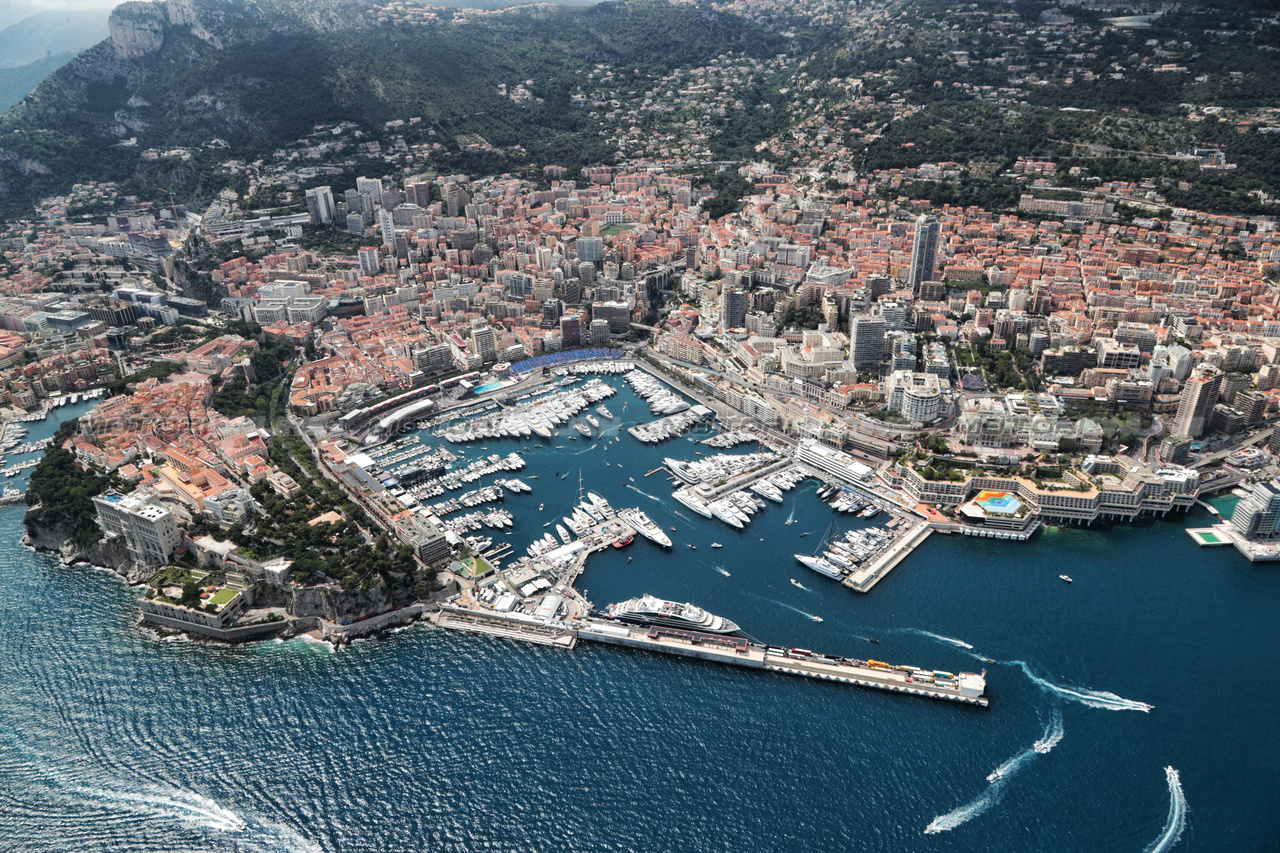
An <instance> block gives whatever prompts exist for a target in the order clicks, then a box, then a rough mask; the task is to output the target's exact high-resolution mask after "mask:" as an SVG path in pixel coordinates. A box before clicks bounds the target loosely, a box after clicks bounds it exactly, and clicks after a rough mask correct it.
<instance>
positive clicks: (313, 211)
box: [307, 187, 333, 225]
mask: <svg viewBox="0 0 1280 853" xmlns="http://www.w3.org/2000/svg"><path fill="white" fill-rule="evenodd" d="M307 213H309V214H310V215H311V224H312V225H330V224H332V223H333V190H332V188H330V187H316V188H315V189H310V190H307Z"/></svg>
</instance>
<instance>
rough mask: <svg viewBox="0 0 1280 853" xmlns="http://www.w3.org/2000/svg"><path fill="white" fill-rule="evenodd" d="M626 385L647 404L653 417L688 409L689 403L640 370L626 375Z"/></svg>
mask: <svg viewBox="0 0 1280 853" xmlns="http://www.w3.org/2000/svg"><path fill="white" fill-rule="evenodd" d="M627 383H628V384H629V385H630V386H631V388H632V390H634V391H635V392H636V394H637V395H639V396H640V397H643V398H644V399H645V400H646V401H647V402H648V403H649V409H650V411H652V412H653V413H654V414H655V415H674V414H675V413H676V412H683V411H684V410H685V409H687V408H689V402H688V401H687V400H685V398H684V397H681V396H680V395H679V394H676V393H675V392H673V391H672V390H671V389H669V388H667V386H665V385H663V384H662V383H661V382H659V381H658V380H657V379H654V378H653V377H652V376H650V375H649V374H647V373H645V372H644V371H642V370H632V371H631V372H630V373H628V374H627Z"/></svg>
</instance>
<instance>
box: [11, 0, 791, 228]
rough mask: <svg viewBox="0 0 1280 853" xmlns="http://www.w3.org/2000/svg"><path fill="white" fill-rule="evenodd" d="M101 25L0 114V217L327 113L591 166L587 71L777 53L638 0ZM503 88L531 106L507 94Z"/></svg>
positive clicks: (135, 16) (207, 9) (204, 2)
mask: <svg viewBox="0 0 1280 853" xmlns="http://www.w3.org/2000/svg"><path fill="white" fill-rule="evenodd" d="M110 28H111V34H112V38H111V39H110V40H108V41H105V42H102V43H101V44H98V45H96V46H95V47H93V48H90V49H89V50H87V51H85V52H83V53H82V54H81V55H80V56H78V57H77V58H76V59H75V60H74V61H72V62H71V63H70V64H68V65H66V66H64V67H63V68H61V69H59V70H58V71H57V72H55V73H54V74H53V75H52V76H51V77H50V78H49V79H47V80H46V81H44V82H43V83H42V84H41V85H40V86H39V87H38V88H37V89H36V91H35V92H33V93H32V94H31V95H30V96H29V97H27V98H26V99H25V100H24V101H22V102H21V103H20V104H18V105H17V106H16V107H14V109H13V110H12V111H10V113H9V114H8V115H7V116H5V118H4V119H3V121H0V206H3V207H4V208H5V209H7V210H10V211H13V210H15V209H17V208H18V207H21V206H27V205H29V204H30V202H31V201H32V200H33V199H34V198H36V197H38V196H39V195H41V194H47V193H49V192H51V191H54V190H56V189H58V188H61V187H63V186H66V185H67V184H69V183H70V182H72V181H77V180H86V179H107V180H117V181H129V180H131V179H134V178H135V177H138V176H139V175H140V174H141V173H142V172H145V166H144V164H143V163H142V160H141V152H142V151H144V150H145V149H148V148H158V149H167V148H174V147H183V148H191V149H201V148H202V147H204V146H210V145H213V146H219V148H220V150H219V156H220V158H225V157H226V156H241V157H243V158H245V159H253V158H255V157H258V156H262V155H263V154H264V153H270V152H271V151H272V150H274V149H275V148H276V147H278V146H281V145H286V144H289V143H291V142H293V141H295V140H296V139H298V138H299V137H301V136H305V135H307V134H309V133H312V132H313V130H314V128H315V126H316V125H320V124H331V123H334V122H341V121H349V122H354V123H356V124H357V125H360V126H361V127H366V128H369V129H373V128H375V127H378V126H380V125H381V124H382V123H385V122H386V121H389V120H393V119H408V118H410V117H416V118H420V119H421V120H422V125H423V126H424V127H427V128H430V130H432V131H434V133H435V138H437V139H442V140H445V141H447V142H449V143H450V144H451V145H452V146H453V147H455V148H456V147H458V143H456V142H455V140H457V138H458V137H460V136H464V137H465V136H467V135H469V134H478V135H480V136H482V137H483V140H484V141H485V142H486V143H487V144H488V145H490V146H496V147H503V146H515V145H519V146H522V149H521V150H522V151H523V152H526V153H527V155H528V157H529V158H530V159H532V160H538V161H541V162H565V163H566V164H567V165H575V164H582V163H586V162H599V161H601V160H604V159H607V158H608V156H609V154H610V152H609V151H607V150H604V149H603V147H602V145H601V143H600V142H599V140H598V138H597V137H598V134H597V133H596V131H595V129H594V128H587V127H585V125H584V121H583V116H582V112H581V111H580V110H575V109H573V107H572V106H571V104H570V97H571V94H572V90H573V87H574V85H575V79H576V75H578V74H579V73H580V72H581V71H582V70H583V69H588V68H591V67H593V66H595V65H597V64H606V65H609V66H612V67H614V68H616V69H618V72H619V75H620V76H622V77H631V76H635V77H640V78H644V77H647V76H649V75H661V74H662V73H663V72H665V71H667V70H669V69H671V68H675V67H678V66H680V65H682V64H683V65H689V64H699V63H702V62H705V61H706V60H707V58H709V57H714V56H717V55H721V54H724V53H728V52H736V53H737V54H739V55H747V56H758V57H764V56H768V55H771V54H775V53H777V52H779V51H780V50H782V49H784V43H783V41H782V40H781V39H780V37H778V36H776V35H773V34H771V33H769V32H767V31H765V30H762V29H761V28H759V27H756V26H754V25H752V24H750V23H748V22H746V21H744V20H743V19H742V18H739V17H735V16H733V15H728V14H721V13H716V12H712V11H709V10H708V9H701V8H696V7H692V6H670V5H667V4H666V3H654V2H646V1H645V0H640V2H625V3H605V4H601V5H598V6H591V7H585V8H568V7H562V6H549V5H543V6H529V7H521V8H519V9H514V10H508V11H505V12H501V13H484V12H467V13H460V12H458V11H456V10H451V9H432V10H426V11H421V12H419V13H417V17H416V18H414V19H413V20H403V19H401V20H397V19H396V18H395V16H394V15H388V14H387V10H386V9H385V8H382V7H379V6H376V5H373V4H370V3H367V2H355V3H342V2H337V0H309V2H294V0H262V2H257V3H250V2H243V0H230V2H214V0H169V2H167V3H136V2H134V3H125V4H123V5H121V6H120V7H118V8H117V9H116V10H115V11H114V12H113V13H112V15H111V20H110ZM517 86H522V87H523V88H524V89H526V90H527V91H528V92H529V97H528V98H524V99H519V100H517V99H515V98H513V97H510V96H509V95H508V94H507V91H508V90H507V87H513V88H514V87H517ZM122 141H128V142H127V144H126V145H121V144H120V143H121V142H122ZM224 143H225V145H226V148H225V149H223V148H221V146H222V145H223V144H224ZM199 167H200V163H199V158H196V161H195V162H193V163H192V164H191V165H190V167H189V168H186V169H182V170H177V171H176V172H173V173H170V174H167V175H166V176H165V177H164V180H165V181H167V182H168V184H169V186H168V189H171V190H174V191H190V190H193V189H196V188H197V187H198V185H199V184H200V180H201V176H200V174H199V171H200V169H199ZM140 170H142V172H140ZM172 184H177V186H173V185H172ZM215 190H216V188H215Z"/></svg>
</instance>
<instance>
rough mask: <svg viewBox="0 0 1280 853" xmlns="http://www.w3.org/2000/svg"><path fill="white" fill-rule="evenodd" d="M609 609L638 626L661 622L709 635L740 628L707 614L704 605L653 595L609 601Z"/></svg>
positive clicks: (617, 617)
mask: <svg viewBox="0 0 1280 853" xmlns="http://www.w3.org/2000/svg"><path fill="white" fill-rule="evenodd" d="M606 612H607V613H608V614H609V616H610V617H612V618H614V619H620V620H622V621H623V622H634V623H636V624H638V625H661V626H662V627H664V628H683V629H685V630H689V631H706V632H707V633H710V634H732V633H734V632H735V631H737V630H738V626H737V625H736V624H734V623H733V622H730V621H729V620H728V619H725V618H724V617H723V616H716V615H714V614H711V613H708V612H707V611H705V610H703V609H702V608H701V607H694V606H693V605H692V604H679V603H678V602H675V601H665V600H663V599H661V598H655V597H654V596H652V595H642V596H641V597H639V598H631V599H628V600H626V601H623V602H621V603H619V604H610V605H609V609H608V611H606Z"/></svg>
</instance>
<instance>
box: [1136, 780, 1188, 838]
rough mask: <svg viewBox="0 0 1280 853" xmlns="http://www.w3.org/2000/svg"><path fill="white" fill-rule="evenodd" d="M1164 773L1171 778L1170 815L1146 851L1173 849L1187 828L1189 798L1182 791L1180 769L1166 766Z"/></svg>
mask: <svg viewBox="0 0 1280 853" xmlns="http://www.w3.org/2000/svg"><path fill="white" fill-rule="evenodd" d="M1164 775H1165V778H1166V779H1168V780H1169V817H1168V819H1167V820H1166V821H1165V822H1164V829H1163V830H1162V831H1161V832H1160V836H1159V837H1158V838H1156V840H1155V841H1153V842H1151V844H1150V845H1148V847H1147V849H1146V850H1145V851H1144V853H1164V851H1166V850H1171V849H1172V848H1173V846H1174V845H1175V844H1177V843H1178V839H1180V838H1182V831H1183V830H1184V829H1186V828H1187V798H1186V796H1185V795H1183V793H1182V780H1181V779H1180V778H1179V777H1178V771H1177V770H1174V769H1173V768H1172V767H1166V768H1165V769H1164Z"/></svg>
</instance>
